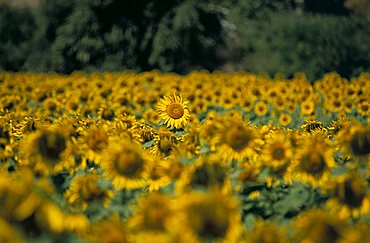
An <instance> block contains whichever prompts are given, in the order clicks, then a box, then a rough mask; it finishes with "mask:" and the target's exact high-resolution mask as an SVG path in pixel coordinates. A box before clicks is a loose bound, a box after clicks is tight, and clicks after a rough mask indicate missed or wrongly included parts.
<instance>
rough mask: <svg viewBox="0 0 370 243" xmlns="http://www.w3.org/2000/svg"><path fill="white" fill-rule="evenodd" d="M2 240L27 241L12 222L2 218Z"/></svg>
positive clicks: (0, 227)
mask: <svg viewBox="0 0 370 243" xmlns="http://www.w3.org/2000/svg"><path fill="white" fill-rule="evenodd" d="M0 242H12V243H21V242H26V241H25V240H23V239H22V238H21V236H20V235H19V234H18V232H17V231H16V230H15V228H14V227H13V226H12V225H11V224H9V223H8V222H7V221H5V220H4V219H2V218H0Z"/></svg>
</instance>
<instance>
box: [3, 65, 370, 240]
mask: <svg viewBox="0 0 370 243" xmlns="http://www.w3.org/2000/svg"><path fill="white" fill-rule="evenodd" d="M0 88H1V89H0V94H1V95H0V145H1V146H0V155H1V157H0V159H1V160H0V208H1V210H0V242H39V241H40V242H41V241H42V242H59V241H63V242H76V241H77V242H369V238H368V233H369V232H370V227H369V222H370V216H369V212H370V192H369V185H368V182H369V178H370V167H369V164H370V156H369V155H370V127H369V117H370V116H369V112H370V109H369V105H370V75H369V74H362V75H360V76H359V77H357V78H353V79H352V80H350V81H348V80H346V79H344V78H342V77H340V76H339V75H337V74H335V73H329V74H327V75H326V76H324V78H323V79H322V80H317V81H316V82H315V83H314V84H313V85H311V84H310V83H309V82H307V80H306V79H305V77H304V75H296V76H295V77H294V78H292V79H291V80H284V79H283V78H282V77H280V76H276V77H275V78H274V79H270V78H268V77H266V76H262V75H255V74H249V73H239V74H226V73H222V72H219V73H212V74H210V73H208V72H193V73H190V74H188V75H186V76H180V75H177V74H160V73H158V72H154V71H153V72H145V73H139V74H138V73H133V72H125V73H92V74H89V75H87V74H83V73H78V72H76V73H73V74H71V75H68V76H63V75H58V74H26V73H23V74H22V73H18V74H16V73H7V72H3V73H0Z"/></svg>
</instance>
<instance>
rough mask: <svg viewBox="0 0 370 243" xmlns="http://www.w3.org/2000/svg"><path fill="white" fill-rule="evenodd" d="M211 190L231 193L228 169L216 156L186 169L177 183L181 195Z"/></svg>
mask: <svg viewBox="0 0 370 243" xmlns="http://www.w3.org/2000/svg"><path fill="white" fill-rule="evenodd" d="M211 188H213V189H214V188H217V189H222V191H224V192H228V191H230V179H229V178H228V175H227V167H226V166H225V164H223V163H221V162H220V161H219V160H218V158H217V157H216V156H211V157H204V158H200V159H198V160H196V161H195V162H193V163H192V164H190V165H188V166H187V167H185V169H184V170H183V171H182V173H181V176H180V178H179V180H178V181H177V183H176V192H177V193H178V194H181V193H183V192H185V191H190V190H207V189H211Z"/></svg>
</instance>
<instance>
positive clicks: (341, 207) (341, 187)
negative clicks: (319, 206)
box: [326, 173, 370, 219]
mask: <svg viewBox="0 0 370 243" xmlns="http://www.w3.org/2000/svg"><path fill="white" fill-rule="evenodd" d="M326 187H327V190H328V193H329V195H331V197H330V198H329V200H328V201H327V202H326V206H327V207H328V208H329V209H330V210H331V211H332V212H333V213H335V214H336V215H338V216H339V217H340V218H344V219H347V218H348V217H354V218H358V217H359V216H361V215H368V213H369V211H370V194H369V192H368V189H367V181H366V180H365V179H363V178H362V177H361V176H360V175H359V174H357V173H353V174H347V175H344V176H341V177H337V178H335V179H333V181H332V182H331V184H329V185H327V186H326Z"/></svg>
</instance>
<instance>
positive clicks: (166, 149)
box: [150, 127, 182, 157]
mask: <svg viewBox="0 0 370 243" xmlns="http://www.w3.org/2000/svg"><path fill="white" fill-rule="evenodd" d="M181 140H182V138H181V137H178V136H176V135H175V134H174V133H172V132H171V131H169V130H168V129H167V128H165V127H162V128H160V129H159V130H158V134H157V135H156V136H155V138H154V146H153V148H152V149H151V151H150V152H151V153H152V154H154V155H158V156H162V157H168V156H170V155H171V154H173V152H174V151H175V150H176V149H177V147H178V145H179V143H180V141H181Z"/></svg>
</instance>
